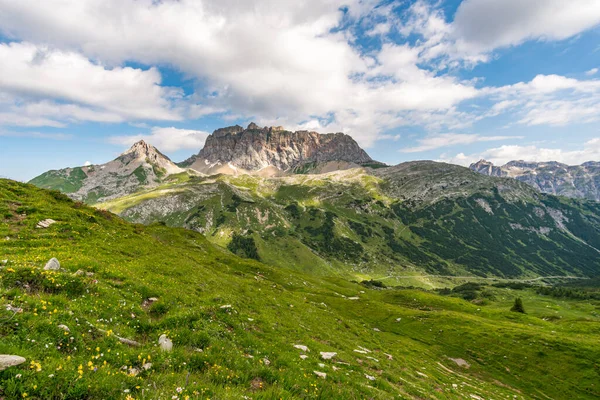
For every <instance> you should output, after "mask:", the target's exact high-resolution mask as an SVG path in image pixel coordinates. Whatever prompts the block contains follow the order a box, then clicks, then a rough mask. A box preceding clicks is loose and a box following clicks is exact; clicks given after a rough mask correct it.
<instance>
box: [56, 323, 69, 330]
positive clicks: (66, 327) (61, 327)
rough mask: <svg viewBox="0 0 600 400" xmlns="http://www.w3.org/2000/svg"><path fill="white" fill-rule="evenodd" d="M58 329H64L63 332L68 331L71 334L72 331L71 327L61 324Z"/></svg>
mask: <svg viewBox="0 0 600 400" xmlns="http://www.w3.org/2000/svg"><path fill="white" fill-rule="evenodd" d="M58 327H59V328H60V329H62V330H63V331H66V332H71V330H70V329H69V327H68V326H66V325H64V324H60V325H59V326H58Z"/></svg>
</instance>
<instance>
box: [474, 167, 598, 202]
mask: <svg viewBox="0 0 600 400" xmlns="http://www.w3.org/2000/svg"><path fill="white" fill-rule="evenodd" d="M470 168H471V169H472V170H473V171H476V172H479V173H480V174H483V175H489V176H504V177H511V178H515V179H517V180H519V181H521V182H525V183H527V184H528V185H531V186H533V187H534V188H536V189H537V190H539V191H540V192H542V193H549V194H553V195H558V196H566V197H573V198H581V199H588V200H595V201H600V162H595V161H589V162H586V163H584V164H581V165H566V164H562V163H559V162H556V161H549V162H527V161H511V162H509V163H507V164H505V165H502V166H500V167H498V166H495V165H494V164H492V163H491V162H489V161H485V160H480V161H478V162H476V163H474V164H471V166H470Z"/></svg>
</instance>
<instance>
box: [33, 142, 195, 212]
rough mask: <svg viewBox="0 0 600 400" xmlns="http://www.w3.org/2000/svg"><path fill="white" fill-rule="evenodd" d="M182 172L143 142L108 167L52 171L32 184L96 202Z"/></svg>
mask: <svg viewBox="0 0 600 400" xmlns="http://www.w3.org/2000/svg"><path fill="white" fill-rule="evenodd" d="M182 172H184V170H183V169H181V168H179V167H178V166H177V165H175V164H174V163H173V162H172V161H171V160H170V159H169V158H168V157H167V156H165V155H164V154H162V153H161V152H160V151H158V150H157V149H156V148H155V147H154V146H152V145H150V144H147V143H146V142H144V141H143V140H141V141H139V142H137V143H135V144H134V145H133V146H132V147H131V148H130V149H129V150H127V151H126V152H124V153H123V154H121V155H120V156H119V157H117V158H116V159H115V160H113V161H110V162H108V163H106V164H101V165H90V166H84V167H75V168H65V169H61V170H57V171H48V172H45V173H44V174H42V175H40V176H38V177H36V178H33V179H32V180H31V181H30V183H31V184H34V185H36V186H38V187H41V188H44V189H56V190H60V191H62V192H64V193H67V194H69V196H70V197H71V198H73V199H76V200H81V201H84V202H88V203H95V202H97V201H106V200H110V199H113V198H116V197H121V196H124V195H126V194H130V193H133V192H135V191H137V190H139V189H140V188H144V187H153V186H156V185H157V184H158V183H160V182H161V181H162V180H163V179H164V178H165V177H167V176H169V175H172V174H178V173H182Z"/></svg>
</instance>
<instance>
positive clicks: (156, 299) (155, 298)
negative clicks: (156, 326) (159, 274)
mask: <svg viewBox="0 0 600 400" xmlns="http://www.w3.org/2000/svg"><path fill="white" fill-rule="evenodd" d="M156 301H158V297H150V298H148V302H150V303H154V302H156Z"/></svg>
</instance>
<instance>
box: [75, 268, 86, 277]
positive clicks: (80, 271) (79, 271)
mask: <svg viewBox="0 0 600 400" xmlns="http://www.w3.org/2000/svg"><path fill="white" fill-rule="evenodd" d="M75 275H76V276H83V275H85V271H84V270H82V269H78V270H77V272H75Z"/></svg>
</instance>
